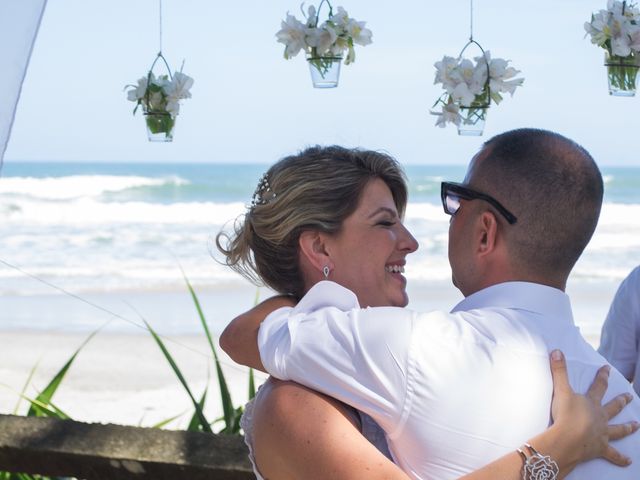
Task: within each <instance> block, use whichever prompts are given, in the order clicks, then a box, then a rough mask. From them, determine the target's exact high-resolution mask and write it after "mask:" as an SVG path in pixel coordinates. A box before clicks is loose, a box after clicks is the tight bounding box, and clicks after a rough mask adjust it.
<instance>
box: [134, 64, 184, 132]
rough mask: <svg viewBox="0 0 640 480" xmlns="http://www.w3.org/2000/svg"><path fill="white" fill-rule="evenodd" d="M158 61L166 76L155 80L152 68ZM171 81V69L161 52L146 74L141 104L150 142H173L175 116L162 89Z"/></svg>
mask: <svg viewBox="0 0 640 480" xmlns="http://www.w3.org/2000/svg"><path fill="white" fill-rule="evenodd" d="M160 59H162V62H163V63H164V66H165V67H166V70H167V74H166V75H160V76H158V77H157V78H156V77H155V75H154V74H153V68H154V67H155V66H156V63H157V62H158V60H160ZM172 81H173V77H172V75H171V68H170V67H169V64H168V63H167V60H166V59H165V58H164V56H163V55H162V52H159V53H158V55H157V56H156V59H155V60H154V61H153V63H152V64H151V68H150V69H149V73H148V74H147V89H146V92H145V95H144V99H143V102H142V105H143V110H144V120H145V124H146V126H147V137H148V139H149V141H150V142H173V129H174V127H175V125H176V114H172V113H171V112H169V110H168V108H167V107H168V105H169V101H168V95H167V92H166V90H165V87H164V86H165V85H166V84H167V83H170V82H172Z"/></svg>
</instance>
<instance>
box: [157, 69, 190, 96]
mask: <svg viewBox="0 0 640 480" xmlns="http://www.w3.org/2000/svg"><path fill="white" fill-rule="evenodd" d="M192 86H193V78H191V77H190V76H189V75H185V74H184V73H182V72H175V73H174V74H173V80H171V82H169V83H168V84H166V85H165V87H164V91H165V93H166V94H167V96H168V97H170V98H171V99H175V100H176V101H177V100H181V99H183V98H191V92H190V91H189V89H190V88H191V87H192Z"/></svg>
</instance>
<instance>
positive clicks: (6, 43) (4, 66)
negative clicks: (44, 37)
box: [0, 0, 47, 167]
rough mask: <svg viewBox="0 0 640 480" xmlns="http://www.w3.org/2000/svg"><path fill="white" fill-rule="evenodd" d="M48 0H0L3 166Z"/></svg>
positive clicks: (0, 145)
mask: <svg viewBox="0 0 640 480" xmlns="http://www.w3.org/2000/svg"><path fill="white" fill-rule="evenodd" d="M46 3H47V0H26V1H25V0H0V167H1V166H2V159H3V158H4V152H5V150H6V149H7V143H8V142H9V135H11V126H12V125H13V119H14V117H15V114H16V107H17V105H18V99H19V98H20V90H21V89H22V82H23V80H24V76H25V74H26V72H27V66H28V65H29V58H30V57H31V51H32V50H33V44H34V43H35V40H36V36H37V34H38V28H39V27H40V21H41V20H42V15H43V13H44V8H45V5H46Z"/></svg>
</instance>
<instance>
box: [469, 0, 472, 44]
mask: <svg viewBox="0 0 640 480" xmlns="http://www.w3.org/2000/svg"><path fill="white" fill-rule="evenodd" d="M469 41H470V42H473V0H469Z"/></svg>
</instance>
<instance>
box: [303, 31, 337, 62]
mask: <svg viewBox="0 0 640 480" xmlns="http://www.w3.org/2000/svg"><path fill="white" fill-rule="evenodd" d="M337 38H338V35H337V33H336V31H335V30H334V29H333V28H332V27H331V26H330V25H328V24H326V23H325V24H324V25H323V26H322V28H309V29H307V44H308V45H309V46H310V47H312V48H315V49H316V52H317V54H318V55H320V56H322V55H324V54H325V53H326V52H327V51H329V49H330V48H331V46H332V45H333V44H334V43H335V41H336V39H337Z"/></svg>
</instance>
